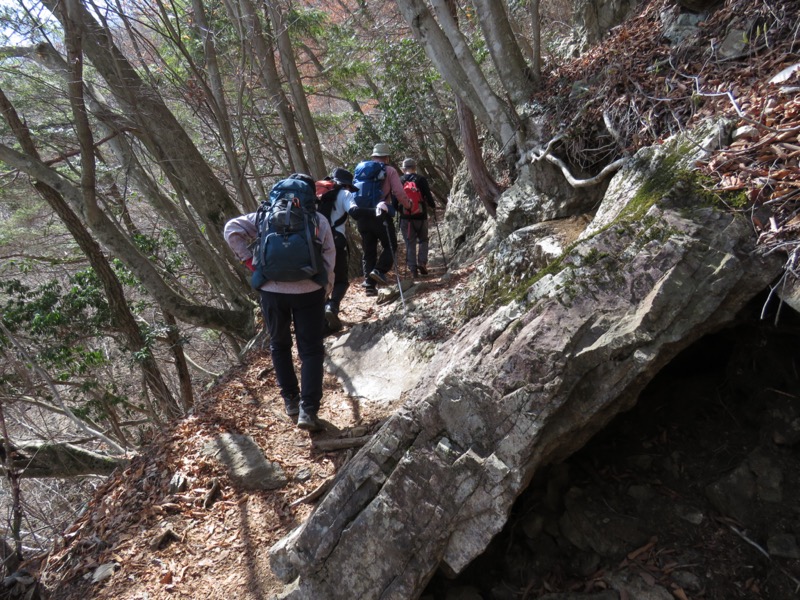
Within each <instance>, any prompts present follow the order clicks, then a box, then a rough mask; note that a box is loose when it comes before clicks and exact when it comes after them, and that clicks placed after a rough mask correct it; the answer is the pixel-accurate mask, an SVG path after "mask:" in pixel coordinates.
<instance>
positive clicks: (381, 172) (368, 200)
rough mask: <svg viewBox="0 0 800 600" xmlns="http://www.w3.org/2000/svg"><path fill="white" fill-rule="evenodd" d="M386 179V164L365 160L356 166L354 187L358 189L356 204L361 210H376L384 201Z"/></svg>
mask: <svg viewBox="0 0 800 600" xmlns="http://www.w3.org/2000/svg"><path fill="white" fill-rule="evenodd" d="M384 179H386V164H385V163H382V162H381V161H379V160H365V161H362V162H360V163H358V165H356V169H355V172H354V174H353V185H354V186H355V187H356V189H357V191H356V192H355V198H354V199H355V202H356V205H357V206H358V207H359V208H375V207H376V206H378V202H380V201H381V200H384V197H383V181H384Z"/></svg>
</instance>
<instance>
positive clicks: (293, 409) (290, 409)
mask: <svg viewBox="0 0 800 600" xmlns="http://www.w3.org/2000/svg"><path fill="white" fill-rule="evenodd" d="M283 405H284V406H285V407H286V414H287V415H289V416H290V417H296V416H297V415H298V414H299V413H300V394H293V395H292V397H291V398H289V399H286V398H284V399H283Z"/></svg>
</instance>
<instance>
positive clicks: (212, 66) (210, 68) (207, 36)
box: [192, 0, 258, 212]
mask: <svg viewBox="0 0 800 600" xmlns="http://www.w3.org/2000/svg"><path fill="white" fill-rule="evenodd" d="M192 8H193V10H194V20H195V24H196V29H197V31H198V33H199V34H200V37H201V39H202V40H203V56H204V58H205V60H206V71H207V73H208V80H209V83H208V90H207V93H206V96H207V100H208V102H209V105H210V106H211V112H212V114H213V115H214V119H215V121H216V124H217V129H218V130H219V136H220V139H221V140H222V147H223V150H224V153H225V162H226V163H227V165H228V170H229V171H230V175H231V178H232V179H233V185H234V187H235V188H236V190H237V192H238V194H239V198H240V200H241V201H242V205H243V206H244V209H245V212H255V210H256V209H257V208H258V204H257V202H256V199H255V197H254V196H253V191H252V190H251V189H250V186H249V185H247V178H246V177H245V173H244V169H242V166H241V165H240V164H239V158H238V155H237V152H236V142H235V139H234V136H233V129H232V128H231V121H230V115H229V114H228V103H227V101H226V99H225V88H224V86H223V83H222V75H221V73H220V70H219V63H218V61H217V48H216V45H215V43H214V32H213V31H212V29H211V28H210V27H209V26H208V21H207V20H206V10H205V5H204V4H203V0H192ZM203 84H204V85H205V82H203Z"/></svg>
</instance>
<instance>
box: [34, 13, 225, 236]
mask: <svg viewBox="0 0 800 600" xmlns="http://www.w3.org/2000/svg"><path fill="white" fill-rule="evenodd" d="M44 4H45V6H47V8H48V9H49V10H50V11H51V12H52V13H53V14H54V15H56V16H57V17H59V13H60V12H61V11H60V10H59V8H58V7H59V2H58V0H44ZM72 6H73V7H74V12H75V15H74V16H73V18H74V20H75V22H76V24H77V25H78V26H79V27H80V29H81V31H80V34H81V36H82V46H83V50H84V52H85V53H86V56H87V57H88V58H89V60H90V61H91V62H92V65H93V66H94V68H95V69H96V70H97V72H98V73H99V74H100V75H101V76H102V77H103V79H104V80H105V81H106V83H107V84H108V86H109V88H110V89H111V92H112V93H113V94H114V97H115V98H116V100H117V102H119V104H120V106H121V107H122V110H123V111H124V112H125V113H126V114H127V115H128V117H129V118H130V119H131V121H133V122H134V123H135V130H134V133H135V135H137V136H138V138H139V139H140V140H141V141H142V143H143V144H144V145H145V147H146V148H147V149H148V151H149V152H150V153H151V154H152V156H153V158H154V160H155V161H156V162H157V163H158V164H159V166H160V167H161V168H162V169H163V170H164V174H165V175H166V176H167V178H168V179H169V181H170V183H171V184H172V187H173V188H174V190H175V191H176V193H178V194H179V195H180V196H182V197H184V198H186V199H187V201H188V202H189V203H190V204H191V205H192V207H193V208H194V209H195V210H197V213H198V215H199V216H200V218H201V219H202V221H203V222H204V224H205V225H206V233H207V235H208V236H209V237H210V239H211V240H212V242H213V243H214V244H219V245H222V244H224V243H225V242H224V240H223V238H222V229H223V228H224V226H225V223H226V222H227V221H228V220H229V219H230V218H232V217H234V216H236V215H238V214H239V212H240V211H239V210H238V209H237V208H236V206H235V205H234V204H233V202H232V201H231V198H230V196H229V195H228V192H227V191H226V189H225V187H224V186H223V185H222V184H221V183H220V182H219V180H218V179H217V178H216V177H215V176H214V173H213V172H212V171H211V168H210V167H209V166H208V164H207V163H206V162H205V160H204V159H203V157H202V155H201V154H200V152H199V151H198V149H197V147H196V146H195V145H194V144H193V143H192V140H191V139H190V138H189V136H188V135H187V134H186V131H185V130H184V129H183V127H182V126H181V125H180V123H178V121H177V119H175V116H174V115H173V114H172V113H171V112H170V110H169V109H168V108H167V106H166V105H165V104H164V102H163V101H162V100H161V97H160V96H159V95H158V93H157V91H156V90H153V89H152V88H151V87H150V86H148V85H146V84H145V83H144V82H143V81H142V79H141V77H140V76H139V74H138V73H137V70H136V69H135V68H134V67H133V65H131V64H130V62H129V61H128V60H127V59H126V58H125V56H124V55H123V54H122V52H121V51H120V50H119V48H118V47H117V46H116V45H115V44H114V41H113V39H112V37H111V34H110V32H109V31H107V30H105V29H104V28H103V27H101V26H100V25H99V24H98V23H97V21H96V19H95V18H94V17H93V15H92V14H91V13H90V12H89V11H88V10H86V8H85V7H84V6H83V5H82V4H80V3H79V2H77V1H76V2H74V3H72Z"/></svg>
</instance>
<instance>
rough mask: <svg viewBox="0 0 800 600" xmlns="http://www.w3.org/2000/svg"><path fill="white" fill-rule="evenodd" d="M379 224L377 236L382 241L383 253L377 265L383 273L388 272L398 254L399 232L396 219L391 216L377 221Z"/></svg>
mask: <svg viewBox="0 0 800 600" xmlns="http://www.w3.org/2000/svg"><path fill="white" fill-rule="evenodd" d="M377 224H378V228H379V229H378V230H377V231H376V236H378V239H379V240H380V242H381V253H380V256H378V261H377V263H376V267H377V269H378V271H380V272H381V273H388V272H389V271H390V270H391V268H392V263H393V262H394V259H393V256H395V255H396V254H397V232H396V231H395V228H394V221H392V220H391V219H389V218H386V219H382V220H380V221H377Z"/></svg>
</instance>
